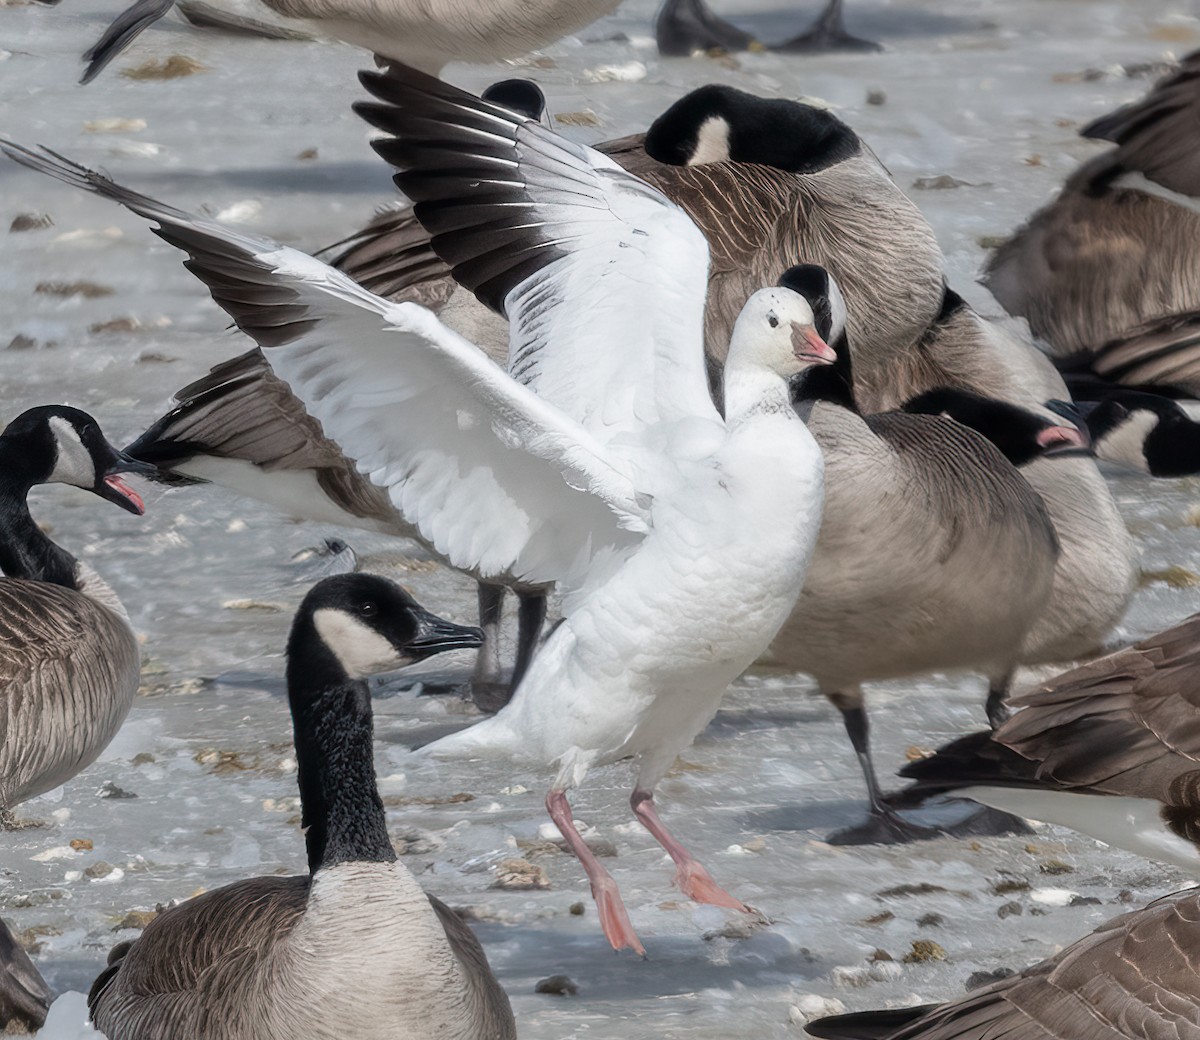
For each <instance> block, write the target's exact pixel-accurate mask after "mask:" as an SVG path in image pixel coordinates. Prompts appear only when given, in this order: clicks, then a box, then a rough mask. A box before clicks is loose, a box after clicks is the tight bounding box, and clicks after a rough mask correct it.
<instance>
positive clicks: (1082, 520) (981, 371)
mask: <svg viewBox="0 0 1200 1040" xmlns="http://www.w3.org/2000/svg"><path fill="white" fill-rule="evenodd" d="M851 342H857V341H856V340H854V339H853V337H851ZM872 346H873V345H872V344H871V343H870V342H868V343H866V344H864V347H865V348H866V349H864V350H862V351H859V352H857V353H856V354H855V358H854V381H855V394H856V396H857V398H858V401H859V404H860V405H861V406H862V407H863V410H864V411H882V410H885V409H889V408H898V407H900V406H902V405H903V404H904V402H905V401H907V400H909V399H911V398H912V397H914V396H916V395H918V394H920V393H922V392H924V391H926V390H929V389H931V388H933V387H937V386H952V387H959V388H963V389H969V390H974V391H975V392H976V393H980V394H984V395H985V396H989V397H997V398H1000V399H1001V400H1005V401H1009V402H1011V403H1013V404H1019V405H1023V406H1024V407H1026V408H1032V409H1035V410H1037V409H1041V408H1042V407H1044V402H1046V401H1049V400H1062V399H1064V398H1066V397H1068V396H1069V395H1068V392H1067V387H1066V384H1065V383H1064V382H1063V379H1062V376H1061V375H1059V373H1058V372H1057V371H1056V370H1055V368H1054V366H1053V365H1052V364H1051V363H1050V361H1049V359H1047V358H1046V356H1045V355H1044V354H1042V353H1041V352H1040V351H1038V350H1037V349H1035V348H1034V347H1033V346H1032V345H1030V344H1028V343H1025V342H1022V341H1019V340H1016V339H1015V338H1013V337H1012V336H1011V335H1009V334H1008V333H1007V332H1006V331H1005V330H1004V329H1003V328H1002V327H1001V326H1000V325H998V324H996V323H994V322H989V321H986V320H984V319H983V318H981V317H980V316H979V315H978V314H976V313H975V311H974V310H973V309H972V308H971V307H969V306H968V305H967V304H966V303H965V302H964V301H963V300H962V298H961V297H960V296H958V295H957V294H956V293H954V292H953V291H951V290H949V289H948V290H947V291H946V294H945V300H944V304H943V307H942V311H941V313H940V314H939V316H938V318H937V320H936V321H935V322H934V323H933V324H932V325H931V326H930V328H929V329H928V331H927V332H926V333H925V335H923V336H921V337H920V338H919V339H918V340H917V341H916V342H915V343H914V344H913V345H912V346H911V347H910V348H908V349H907V350H901V351H897V352H894V353H892V354H890V355H887V354H881V353H879V352H877V351H875V350H873V349H870V348H871V347H872ZM868 365H869V366H870V369H869V370H868V371H869V374H868V375H867V376H866V377H865V378H864V377H863V376H862V375H860V373H863V372H864V370H867V368H868ZM860 387H865V392H863V393H860V392H859V390H860ZM1021 474H1022V476H1023V477H1024V478H1025V479H1026V480H1027V481H1029V483H1030V485H1031V486H1032V487H1033V489H1034V490H1035V491H1036V492H1037V493H1038V494H1039V495H1040V496H1041V497H1042V501H1043V502H1044V503H1045V506H1046V510H1047V512H1048V513H1049V514H1050V519H1051V520H1053V521H1054V531H1055V534H1056V535H1057V537H1058V543H1059V555H1058V563H1057V566H1056V567H1055V573H1054V590H1053V592H1052V594H1051V596H1050V600H1049V602H1048V603H1047V605H1046V608H1045V610H1043V611H1042V612H1041V614H1040V615H1039V616H1038V618H1037V620H1036V622H1035V623H1034V625H1033V626H1032V627H1031V628H1030V630H1029V632H1028V634H1027V636H1026V639H1025V645H1024V647H1023V648H1022V651H1021V659H1020V660H1021V663H1022V664H1046V663H1054V662H1062V661H1071V660H1075V659H1077V658H1079V657H1081V656H1083V655H1085V654H1089V653H1094V652H1095V651H1096V649H1097V648H1099V647H1101V646H1102V645H1103V643H1104V640H1105V639H1106V638H1107V636H1108V633H1109V632H1110V631H1111V630H1112V627H1113V626H1114V625H1115V624H1116V623H1117V622H1118V621H1119V620H1120V618H1121V616H1122V614H1124V612H1125V607H1126V605H1127V604H1128V602H1129V600H1130V598H1131V597H1132V595H1133V592H1134V589H1135V588H1136V585H1137V576H1138V571H1137V567H1136V560H1137V553H1136V550H1135V548H1134V545H1133V540H1132V538H1131V537H1130V535H1129V531H1128V530H1127V528H1126V527H1125V522H1124V521H1123V520H1122V518H1121V515H1120V513H1119V512H1118V511H1117V507H1116V503H1114V502H1113V498H1112V494H1111V493H1110V492H1109V490H1108V486H1107V484H1106V483H1105V481H1104V478H1103V477H1102V476H1101V474H1100V471H1099V469H1098V468H1097V466H1096V464H1095V462H1094V461H1093V460H1092V459H1086V458H1059V459H1042V458H1036V459H1034V460H1033V461H1032V462H1030V463H1028V464H1027V465H1026V466H1025V467H1024V468H1023V469H1022V471H1021ZM998 695H999V696H1002V695H1003V694H1002V693H1000V694H998Z"/></svg>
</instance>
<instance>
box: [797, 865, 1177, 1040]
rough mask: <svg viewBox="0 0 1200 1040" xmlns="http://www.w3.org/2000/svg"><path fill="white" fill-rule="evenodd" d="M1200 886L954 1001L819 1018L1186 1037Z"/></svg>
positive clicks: (826, 1027) (939, 1030)
mask: <svg viewBox="0 0 1200 1040" xmlns="http://www.w3.org/2000/svg"><path fill="white" fill-rule="evenodd" d="M1197 947H1200V890H1198V889H1195V888H1192V889H1188V890H1187V891H1185V892H1177V893H1175V894H1174V895H1170V896H1165V897H1164V898H1162V899H1158V900H1155V901H1154V902H1153V903H1151V904H1150V905H1149V906H1147V907H1145V908H1143V909H1141V910H1135V911H1133V913H1129V914H1123V915H1121V916H1120V917H1116V918H1114V919H1113V920H1111V921H1109V922H1107V923H1106V924H1103V925H1101V926H1100V927H1099V928H1097V929H1096V931H1094V932H1093V933H1092V934H1091V935H1089V936H1088V937H1087V938H1085V939H1081V940H1079V942H1076V943H1073V944H1072V945H1070V946H1068V947H1067V948H1066V949H1065V950H1063V951H1062V952H1061V953H1057V954H1055V955H1054V956H1053V957H1050V958H1048V959H1046V960H1044V961H1042V962H1041V963H1040V964H1035V965H1034V966H1033V967H1031V968H1026V969H1025V970H1024V971H1022V972H1020V973H1018V974H1016V975H1012V976H1010V977H1009V978H1006V979H1002V980H1001V981H1000V982H996V983H993V984H992V985H990V986H987V987H986V988H984V989H979V990H975V991H974V992H972V993H968V994H967V995H966V996H963V997H959V998H958V999H957V1000H952V1001H949V1002H948V1003H945V1004H926V1005H924V1006H918V1007H907V1008H895V1009H892V1010H889V1011H865V1012H860V1013H858V1014H850V1015H838V1016H836V1017H833V1018H822V1019H818V1020H817V1021H815V1022H810V1023H809V1024H808V1025H806V1026H805V1027H804V1028H805V1030H806V1032H807V1033H808V1034H809V1036H816V1037H823V1038H825V1040H1001V1038H1003V1040H1176V1038H1181V1037H1191V1036H1194V1035H1195V1032H1196V1020H1197V1017H1198V1016H1200V999H1198V998H1197V993H1196V962H1195V951H1196V949H1197Z"/></svg>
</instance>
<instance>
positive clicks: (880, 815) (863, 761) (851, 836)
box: [826, 686, 942, 845]
mask: <svg viewBox="0 0 1200 1040" xmlns="http://www.w3.org/2000/svg"><path fill="white" fill-rule="evenodd" d="M826 696H827V697H828V698H829V699H830V700H831V701H833V703H834V704H835V705H836V706H837V709H838V710H839V711H840V712H841V713H842V722H843V723H844V724H845V726H846V735H847V736H849V738H850V743H851V745H852V746H853V747H854V754H855V755H857V756H858V764H859V768H861V769H862V774H863V780H864V781H865V782H866V785H867V800H868V802H869V803H870V818H869V819H868V820H867V821H866V822H865V823H861V824H858V825H857V826H854V827H847V828H845V829H844V830H840V831H836V832H835V833H833V834H831V835H830V836H829V838H828V841H829V843H830V844H831V845H895V844H902V843H904V842H908V841H920V840H923V839H926V838H933V837H936V836H937V835H938V834H940V833H942V832H940V831H938V830H936V829H934V828H931V827H921V826H919V825H916V824H912V823H909V822H908V821H907V820H905V819H904V818H903V817H901V816H900V814H899V813H897V812H896V811H895V810H894V809H891V808H890V807H889V806H888V805H887V802H886V800H885V798H884V796H883V792H882V791H881V790H880V788H879V778H878V777H877V775H876V773H875V763H874V761H873V760H872V758H871V728H870V723H869V722H868V720H867V709H866V707H865V706H864V704H863V694H862V690H861V689H860V688H859V687H858V686H852V687H849V688H847V689H843V690H837V691H835V692H833V693H826Z"/></svg>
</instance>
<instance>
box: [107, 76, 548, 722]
mask: <svg viewBox="0 0 1200 1040" xmlns="http://www.w3.org/2000/svg"><path fill="white" fill-rule="evenodd" d="M482 96H483V97H484V98H485V99H486V100H489V101H493V102H495V103H496V104H499V105H504V106H505V107H507V108H511V109H512V110H513V111H516V112H520V113H522V114H524V115H527V116H529V117H530V118H531V119H541V118H542V117H543V114H544V110H545V98H544V96H543V95H542V92H541V90H539V89H538V87H537V86H536V84H533V83H530V82H529V81H528V80H504V81H501V82H499V83H494V84H493V85H492V86H490V87H488V88H487V90H485V91H484V92H483V95H482ZM417 231H418V232H419V233H420V236H421V240H422V243H423V245H424V246H425V248H426V250H427V249H428V236H427V235H426V234H425V232H424V230H423V229H421V228H420V226H419V225H417ZM429 255H430V256H431V257H432V261H433V264H432V265H430V264H428V263H426V264H424V265H423V266H422V267H421V268H419V269H418V270H417V271H415V272H409V271H406V272H405V273H404V276H403V278H400V277H397V278H396V282H400V283H403V282H404V280H405V279H407V280H408V281H410V282H411V283H412V291H411V292H410V293H409V294H408V295H407V298H409V299H413V300H414V301H415V302H418V303H421V304H423V305H424V306H428V307H431V308H434V309H437V308H438V307H439V306H440V305H441V304H443V303H444V302H445V299H444V293H443V290H442V288H441V287H440V286H439V285H438V284H437V283H436V281H434V282H433V283H432V285H431V282H430V270H429V268H430V267H431V266H434V265H436V271H437V273H440V272H441V271H443V270H444V265H443V264H442V262H441V261H440V260H439V259H438V258H437V256H436V255H435V254H432V253H430V254H429ZM355 257H356V260H357V261H358V262H359V263H361V264H363V265H369V264H371V263H373V262H374V258H373V257H368V256H365V255H363V254H362V253H355ZM360 280H363V281H367V280H366V279H360ZM446 281H447V282H448V281H449V279H448V278H447V279H446ZM396 282H393V283H392V284H393V288H394V289H395V291H397V292H398V291H399V285H398V284H396ZM480 310H482V308H480ZM485 313H488V315H489V318H490V317H491V316H490V313H489V312H485ZM496 325H497V328H498V330H499V331H498V333H494V334H493V335H492V336H491V337H490V338H489V340H488V342H489V343H490V342H492V341H493V340H496V339H498V338H499V336H500V335H503V336H504V337H505V338H507V328H506V327H505V326H504V324H503V322H500V321H497V322H496ZM475 331H478V330H475ZM175 398H176V401H177V402H178V403H177V404H176V405H175V407H174V408H172V409H171V410H170V411H169V412H167V414H166V415H164V416H163V417H162V418H160V419H159V420H158V421H157V422H155V423H154V424H153V425H152V426H151V427H150V428H149V429H147V430H146V432H145V433H143V434H142V435H141V436H140V437H138V439H137V440H136V441H134V442H133V443H132V444H130V445H128V446H127V447H126V449H125V450H126V452H127V453H128V454H129V455H131V456H132V457H133V458H138V459H143V460H144V461H146V462H150V463H153V464H154V465H155V466H156V467H157V468H158V470H159V473H160V474H161V477H160V479H162V480H164V481H167V482H175V483H190V482H194V481H201V482H208V481H211V482H213V483H216V484H220V485H222V486H224V487H227V488H230V489H232V490H234V491H237V492H238V493H240V494H244V495H247V496H248V497H251V498H256V499H259V500H261V501H266V502H268V503H269V504H271V505H273V506H275V507H276V508H278V509H280V510H281V511H283V512H285V513H287V514H289V515H293V516H298V517H302V518H304V519H308V520H314V521H317V522H321V523H334V524H339V525H345V526H350V527H358V528H364V529H366V530H372V531H378V532H381V533H384V534H390V535H394V536H396V537H399V538H410V539H414V540H417V541H419V542H422V543H423V544H425V545H426V547H427V548H428V547H429V543H428V541H426V540H425V539H423V538H422V537H421V535H420V532H419V531H418V530H417V529H416V528H415V527H413V525H412V524H410V523H408V522H407V521H406V520H405V519H404V517H403V516H402V515H401V514H400V512H399V511H398V510H397V509H396V507H395V506H394V505H393V504H392V502H391V500H390V499H389V498H388V496H387V493H386V492H385V491H384V490H382V489H381V488H379V487H376V486H375V485H374V484H372V483H371V481H370V480H369V479H368V478H367V477H366V476H364V475H363V474H361V473H359V472H358V470H357V469H356V468H355V466H354V463H353V462H352V461H351V460H349V459H347V458H346V456H345V455H344V454H343V453H342V451H341V449H340V448H339V447H338V446H337V445H336V444H335V443H334V442H333V441H331V440H330V439H329V438H328V437H326V436H325V434H324V432H323V431H322V429H321V424H320V423H318V422H316V421H315V420H314V419H312V418H311V417H310V416H309V415H308V413H307V412H306V411H305V410H304V405H303V404H302V403H301V402H300V401H299V400H298V399H297V398H296V396H295V395H294V394H293V393H292V392H291V391H290V390H289V389H288V386H287V384H286V383H284V382H283V380H281V379H279V378H278V377H277V376H276V375H275V374H274V373H273V372H272V371H271V368H270V365H268V364H267V361H266V359H265V358H264V357H263V355H262V351H261V350H260V349H258V348H255V349H254V350H251V351H249V352H248V353H246V354H243V355H242V356H240V357H237V358H234V359H232V360H230V361H227V362H224V363H222V364H220V365H217V366H216V367H214V368H213V369H212V371H210V372H209V373H208V374H207V375H206V376H204V377H202V378H201V379H199V380H197V381H195V382H193V383H190V384H188V385H187V386H185V387H183V389H181V390H179V391H177V392H176V394H175ZM474 576H475V577H476V578H477V579H479V580H480V586H479V622H480V626H481V627H482V628H483V631H484V643H483V646H482V647H481V649H480V651H479V655H478V659H477V662H476V668H475V673H474V675H473V677H472V680H471V693H472V696H473V699H474V700H475V702H476V704H478V705H479V706H480V707H483V708H487V709H491V710H495V708H497V707H499V706H500V705H501V704H503V703H504V702H505V701H507V699H508V691H509V688H510V687H509V685H508V684H504V683H502V682H501V678H502V675H501V663H500V649H499V643H500V640H499V635H500V623H501V615H502V607H503V598H502V596H503V590H504V588H505V587H506V586H507V587H509V588H513V589H514V591H515V592H516V594H517V597H518V601H519V618H520V625H519V634H518V641H517V654H516V660H515V663H514V666H513V671H512V678H511V685H512V686H515V685H516V684H517V683H518V682H519V681H520V679H521V676H522V675H524V674H525V669H526V668H527V667H528V665H529V661H530V659H531V658H532V656H533V652H534V650H535V649H536V648H537V642H538V639H539V637H540V635H541V630H542V622H543V621H544V619H545V613H546V600H545V589H543V588H541V587H534V586H530V585H528V584H527V583H522V582H520V581H517V580H516V579H515V578H513V577H512V576H511V575H503V574H492V573H480V572H478V571H475V572H474ZM496 581H502V582H504V584H503V585H497V584H495V582H496Z"/></svg>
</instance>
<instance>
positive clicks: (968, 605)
mask: <svg viewBox="0 0 1200 1040" xmlns="http://www.w3.org/2000/svg"><path fill="white" fill-rule="evenodd" d="M805 274H806V275H807V288H806V290H805V296H806V298H807V299H808V300H809V302H810V304H811V305H812V307H813V310H814V312H816V313H817V314H818V315H820V316H821V321H819V322H818V326H817V329H818V331H819V332H820V333H821V334H822V335H823V336H824V337H825V338H826V339H827V340H828V341H829V342H830V344H831V345H832V346H833V347H834V349H835V351H836V352H837V355H838V360H837V361H836V362H835V364H834V365H833V366H832V367H826V368H821V369H813V370H811V371H810V372H809V373H807V375H806V376H805V378H804V382H803V384H802V385H801V386H800V387H799V388H798V390H797V399H798V405H799V406H800V407H802V408H803V407H806V408H810V409H811V413H810V415H809V418H808V425H809V429H810V430H811V431H812V434H813V436H814V437H815V438H816V441H817V444H818V445H820V447H821V450H822V453H823V455H824V457H825V510H824V517H823V520H822V523H821V534H820V537H819V538H818V541H817V548H816V551H815V552H814V554H813V558H812V562H811V563H810V565H809V569H808V573H807V576H806V578H805V582H804V588H803V590H802V591H801V593H800V598H799V599H798V600H797V602H796V606H795V609H793V611H792V614H791V616H790V617H789V618H788V620H787V621H786V622H785V623H784V625H783V627H782V628H781V629H780V631H779V633H778V634H777V635H776V637H775V639H774V641H773V642H772V644H771V648H770V649H769V650H768V651H767V655H766V657H765V660H766V661H767V662H768V663H770V664H774V665H782V666H784V667H786V668H787V669H788V670H789V671H801V672H807V673H809V674H811V675H812V676H813V677H814V678H816V679H817V681H818V684H819V686H820V689H821V692H822V693H824V694H825V695H826V696H827V697H828V698H829V699H830V700H831V701H833V703H834V704H835V705H836V706H837V707H838V709H839V710H840V711H841V712H842V716H843V719H844V721H845V724H846V730H847V733H848V734H849V736H850V740H851V742H852V744H853V746H854V750H855V753H856V754H857V755H858V758H859V762H860V765H861V767H862V770H863V775H864V778H865V780H866V784H867V793H868V798H869V802H870V807H871V814H872V820H871V822H870V823H869V824H867V825H866V826H860V827H856V828H854V829H853V830H852V831H850V832H846V833H844V834H839V835H835V836H834V838H833V840H834V841H835V842H837V841H840V840H846V841H851V840H852V841H855V842H864V841H866V842H869V841H896V840H903V839H905V838H910V837H914V836H928V832H927V831H925V830H924V829H923V828H919V827H916V826H914V825H912V824H909V823H907V822H905V821H904V820H903V819H901V818H900V817H899V816H898V815H896V814H895V813H893V812H892V811H890V810H889V809H888V808H887V806H886V805H885V804H884V802H883V799H882V797H881V793H880V789H879V784H878V781H877V779H876V775H875V770H874V767H873V765H872V763H871V757H870V747H869V740H868V726H867V714H866V709H865V705H864V698H863V690H862V685H863V683H864V682H868V681H870V680H878V679H894V678H902V677H904V676H908V675H916V674H921V673H924V672H930V671H942V670H948V669H972V670H977V671H982V672H984V673H985V674H986V675H988V676H989V678H990V679H991V680H992V688H993V690H995V689H997V688H999V687H1000V686H1001V685H1002V682H1003V680H1004V678H1005V677H1006V676H1007V675H1008V674H1009V673H1010V672H1011V671H1012V669H1013V668H1014V667H1015V664H1016V661H1017V660H1018V658H1019V656H1020V651H1021V646H1022V642H1023V640H1024V638H1025V634H1026V632H1027V631H1028V629H1029V627H1030V625H1031V624H1032V623H1033V621H1034V619H1035V618H1036V617H1037V615H1038V614H1039V613H1040V612H1041V611H1042V610H1043V609H1044V608H1045V605H1046V603H1047V601H1048V599H1049V597H1050V593H1051V587H1052V583H1053V578H1054V566H1055V562H1056V560H1057V558H1058V542H1057V539H1056V537H1055V534H1054V526H1053V523H1052V522H1051V520H1050V517H1049V516H1048V515H1047V513H1046V509H1045V507H1044V506H1043V505H1042V502H1041V499H1040V498H1039V497H1038V495H1037V494H1036V493H1035V492H1034V491H1033V489H1032V488H1031V487H1030V486H1029V484H1028V483H1027V482H1026V481H1025V480H1024V479H1023V478H1022V476H1021V474H1020V472H1019V471H1018V469H1017V468H1016V467H1017V466H1019V465H1024V464H1025V463H1028V462H1030V461H1032V460H1033V459H1034V458H1038V457H1042V456H1044V455H1047V454H1052V453H1054V452H1055V451H1063V450H1067V451H1074V452H1080V451H1084V450H1086V449H1085V448H1084V444H1085V440H1084V438H1083V436H1082V435H1081V434H1080V433H1079V432H1078V430H1077V429H1076V428H1075V427H1074V426H1071V425H1063V422H1062V420H1061V419H1057V418H1056V417H1049V418H1047V417H1046V416H1044V415H1039V414H1034V413H1033V412H1030V411H1028V410H1026V409H1024V408H1020V407H1018V406H1016V405H1011V404H1008V403H1006V402H1003V401H997V400H993V399H989V398H983V397H979V396H977V395H975V394H973V393H970V392H968V391H962V390H939V391H931V392H928V393H926V394H923V395H921V396H920V397H919V398H916V399H914V400H913V401H911V402H909V403H908V404H907V405H906V410H904V411H893V412H884V413H878V414H874V415H863V414H862V413H861V412H860V411H859V410H858V408H857V406H856V404H855V397H854V390H853V387H854V380H853V375H852V365H851V359H852V358H853V357H854V356H855V354H854V352H853V350H852V348H851V347H848V345H847V338H846V336H845V333H844V307H843V305H842V303H841V295H840V293H839V292H838V290H837V286H836V284H835V283H834V282H832V280H831V279H829V278H828V276H827V275H826V274H825V272H824V271H822V270H821V269H820V268H808V269H805ZM997 707H998V706H997V705H995V704H992V703H989V705H988V709H989V714H991V713H992V712H994V711H995V710H996V709H997Z"/></svg>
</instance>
